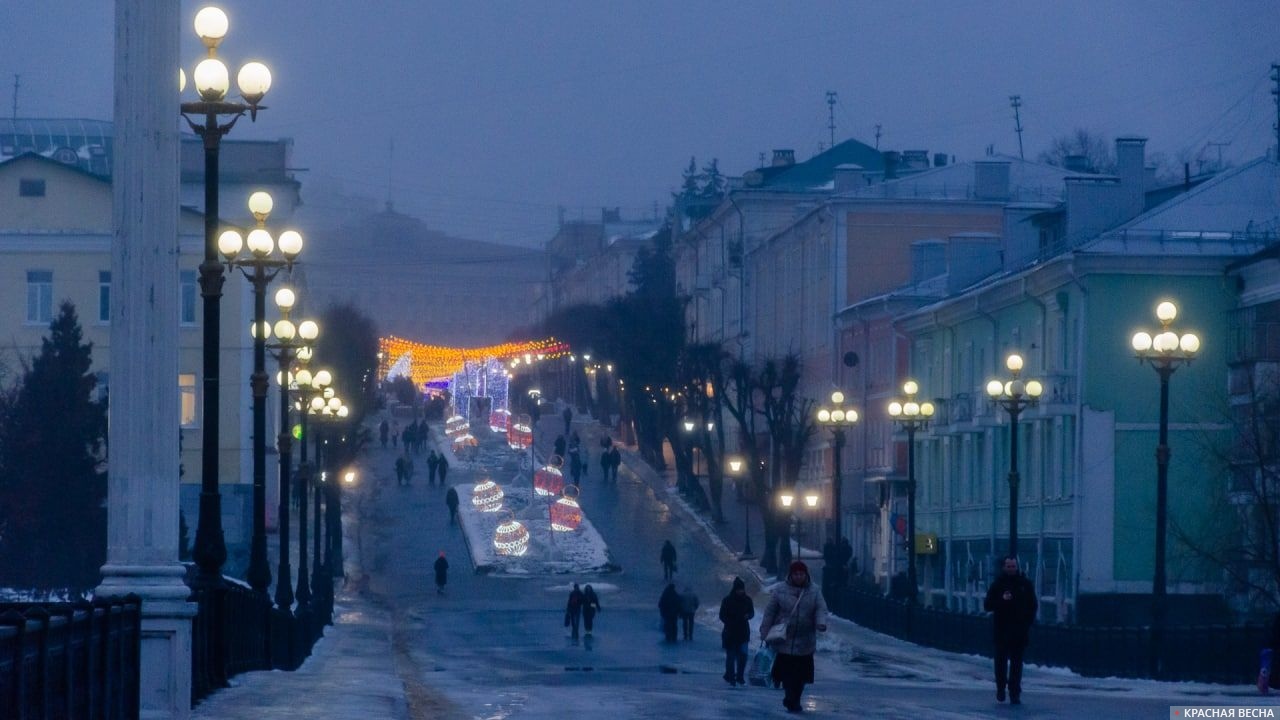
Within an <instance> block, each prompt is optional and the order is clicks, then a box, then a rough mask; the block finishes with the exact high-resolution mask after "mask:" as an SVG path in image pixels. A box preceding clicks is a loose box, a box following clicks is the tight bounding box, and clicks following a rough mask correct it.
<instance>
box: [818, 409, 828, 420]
mask: <svg viewBox="0 0 1280 720" xmlns="http://www.w3.org/2000/svg"><path fill="white" fill-rule="evenodd" d="M818 422H831V411H830V410H828V409H826V408H822V409H821V410H818Z"/></svg>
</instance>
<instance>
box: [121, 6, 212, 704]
mask: <svg viewBox="0 0 1280 720" xmlns="http://www.w3.org/2000/svg"><path fill="white" fill-rule="evenodd" d="M115 10H116V16H115V38H116V44H115V113H114V115H115V148H114V153H113V154H114V158H115V160H114V162H115V167H114V168H113V169H112V177H113V179H112V186H113V187H112V190H113V194H114V198H115V208H114V209H115V213H114V214H115V219H114V222H113V226H114V227H113V231H114V232H113V238H112V245H111V285H112V287H111V297H112V300H113V302H112V303H111V359H110V366H109V367H110V373H111V378H110V383H111V396H110V409H109V419H110V428H109V432H108V440H109V442H110V448H111V457H110V461H109V465H108V470H107V482H108V491H107V504H108V511H107V564H106V565H104V566H103V567H102V575H103V581H102V585H101V586H100V587H99V588H98V594H99V595H101V596H112V595H123V594H126V593H130V592H133V593H137V594H138V595H140V596H141V597H142V668H141V683H142V687H141V693H140V699H141V705H142V708H141V709H142V717H143V718H186V717H187V716H188V714H189V712H190V706H191V618H192V617H193V616H194V615H195V605H194V604H192V603H188V602H187V597H188V596H189V595H190V593H189V591H188V590H187V587H186V585H185V584H184V583H183V580H182V577H183V566H182V565H181V564H180V563H179V562H178V412H179V405H178V403H179V400H178V120H179V118H178V87H177V83H178V77H177V75H178V73H177V70H178V67H179V61H178V29H179V13H180V3H175V2H172V0H116V7H115Z"/></svg>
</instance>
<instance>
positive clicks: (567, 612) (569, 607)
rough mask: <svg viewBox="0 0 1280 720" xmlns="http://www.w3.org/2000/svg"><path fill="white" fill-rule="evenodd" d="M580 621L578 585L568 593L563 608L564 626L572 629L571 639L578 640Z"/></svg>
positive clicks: (580, 608)
mask: <svg viewBox="0 0 1280 720" xmlns="http://www.w3.org/2000/svg"><path fill="white" fill-rule="evenodd" d="M581 621H582V590H580V589H578V583H574V584H573V589H572V590H570V591H569V601H568V602H567V603H565V606H564V626H565V627H567V628H573V639H574V640H577V639H578V624H579V623H580V622H581Z"/></svg>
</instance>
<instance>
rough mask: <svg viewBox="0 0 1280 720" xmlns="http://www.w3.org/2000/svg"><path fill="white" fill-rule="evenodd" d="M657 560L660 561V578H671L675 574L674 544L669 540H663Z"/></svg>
mask: <svg viewBox="0 0 1280 720" xmlns="http://www.w3.org/2000/svg"><path fill="white" fill-rule="evenodd" d="M658 560H660V561H661V562H662V579H663V580H668V581H669V580H671V578H672V576H674V575H675V574H676V546H675V545H672V544H671V541H670V540H666V541H663V543H662V552H661V553H659V555H658Z"/></svg>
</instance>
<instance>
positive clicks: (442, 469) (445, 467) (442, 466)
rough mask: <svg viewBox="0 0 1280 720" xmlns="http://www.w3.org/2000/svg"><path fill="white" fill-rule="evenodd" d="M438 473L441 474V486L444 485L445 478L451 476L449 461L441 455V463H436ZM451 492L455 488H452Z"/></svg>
mask: <svg viewBox="0 0 1280 720" xmlns="http://www.w3.org/2000/svg"><path fill="white" fill-rule="evenodd" d="M436 472H437V473H439V474H440V484H441V485H443V484H444V476H445V475H448V474H449V459H448V458H446V457H445V456H444V453H440V462H438V463H436ZM450 489H451V490H452V489H453V488H450Z"/></svg>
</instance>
